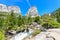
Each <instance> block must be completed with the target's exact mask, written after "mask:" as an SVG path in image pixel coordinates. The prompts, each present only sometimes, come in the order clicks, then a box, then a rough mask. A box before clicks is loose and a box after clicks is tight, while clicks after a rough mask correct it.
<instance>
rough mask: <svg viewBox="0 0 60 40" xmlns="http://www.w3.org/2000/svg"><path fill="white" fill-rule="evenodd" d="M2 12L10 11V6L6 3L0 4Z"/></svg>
mask: <svg viewBox="0 0 60 40" xmlns="http://www.w3.org/2000/svg"><path fill="white" fill-rule="evenodd" d="M0 12H8V8H7V6H6V5H4V4H0Z"/></svg>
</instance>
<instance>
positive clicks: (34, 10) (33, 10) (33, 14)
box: [26, 6, 39, 17]
mask: <svg viewBox="0 0 60 40" xmlns="http://www.w3.org/2000/svg"><path fill="white" fill-rule="evenodd" d="M26 16H31V17H36V16H39V14H38V10H37V7H36V6H33V7H31V8H30V9H29V10H28V12H27V14H26Z"/></svg>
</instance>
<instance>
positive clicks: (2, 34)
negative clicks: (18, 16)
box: [0, 31, 5, 40]
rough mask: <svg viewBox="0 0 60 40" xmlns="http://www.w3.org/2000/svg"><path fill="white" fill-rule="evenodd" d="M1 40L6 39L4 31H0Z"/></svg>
mask: <svg viewBox="0 0 60 40" xmlns="http://www.w3.org/2000/svg"><path fill="white" fill-rule="evenodd" d="M0 40H5V36H4V33H3V32H1V31H0Z"/></svg>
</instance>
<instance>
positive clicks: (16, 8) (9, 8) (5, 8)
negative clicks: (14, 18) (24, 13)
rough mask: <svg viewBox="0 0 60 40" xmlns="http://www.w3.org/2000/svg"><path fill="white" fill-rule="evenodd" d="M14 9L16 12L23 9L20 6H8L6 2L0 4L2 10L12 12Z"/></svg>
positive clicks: (0, 10)
mask: <svg viewBox="0 0 60 40" xmlns="http://www.w3.org/2000/svg"><path fill="white" fill-rule="evenodd" d="M12 10H13V12H14V13H18V14H20V13H21V10H20V8H19V7H18V6H6V5H4V4H0V12H11V11H12Z"/></svg>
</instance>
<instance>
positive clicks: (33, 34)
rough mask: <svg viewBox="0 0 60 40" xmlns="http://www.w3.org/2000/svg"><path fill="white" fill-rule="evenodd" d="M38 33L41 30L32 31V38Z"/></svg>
mask: <svg viewBox="0 0 60 40" xmlns="http://www.w3.org/2000/svg"><path fill="white" fill-rule="evenodd" d="M40 32H41V30H38V29H36V30H34V31H33V32H32V36H36V35H37V34H39V33H40Z"/></svg>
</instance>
